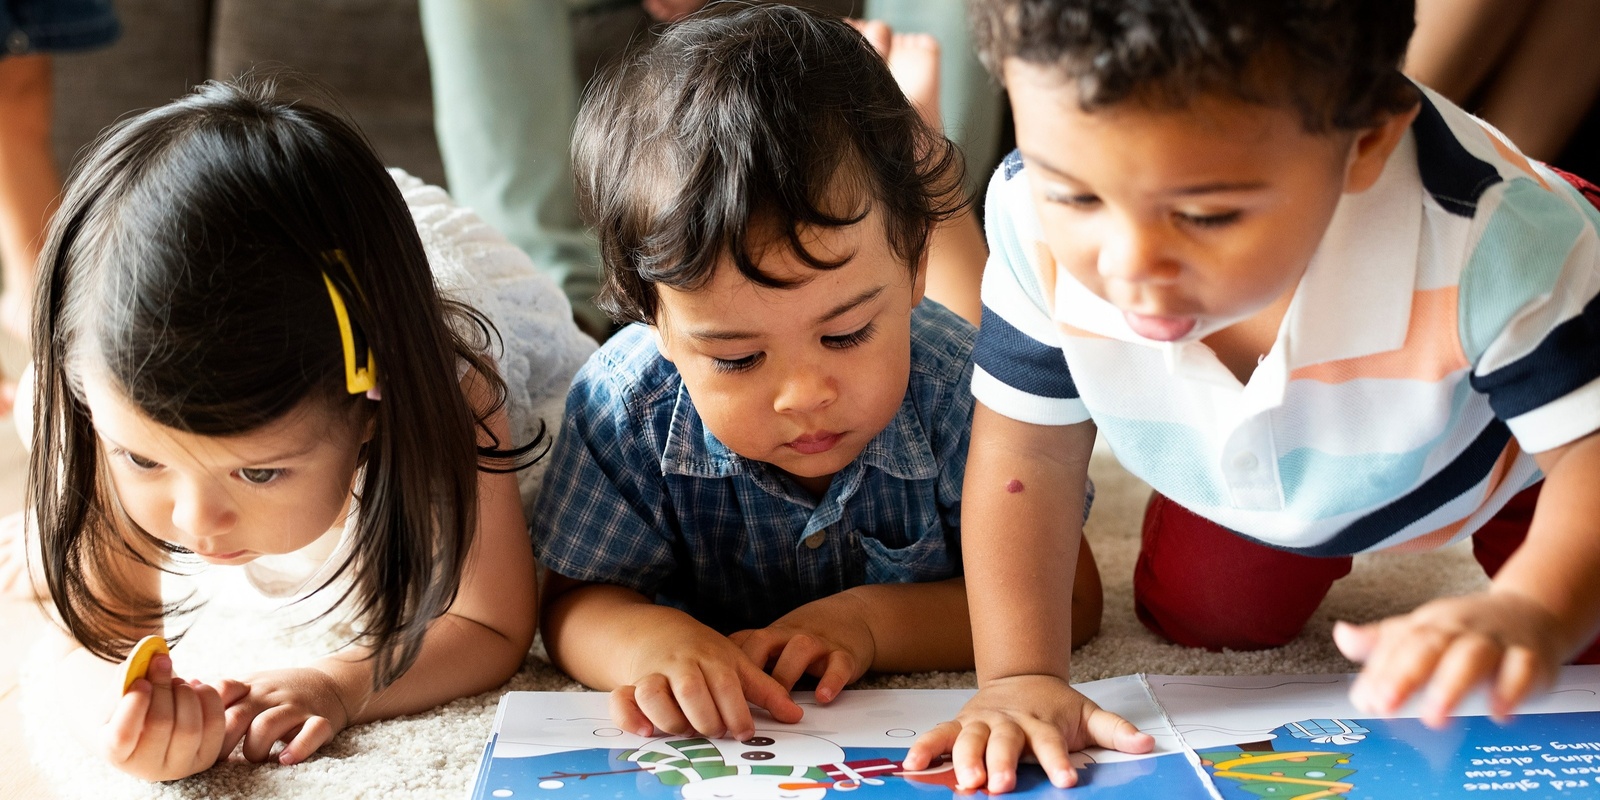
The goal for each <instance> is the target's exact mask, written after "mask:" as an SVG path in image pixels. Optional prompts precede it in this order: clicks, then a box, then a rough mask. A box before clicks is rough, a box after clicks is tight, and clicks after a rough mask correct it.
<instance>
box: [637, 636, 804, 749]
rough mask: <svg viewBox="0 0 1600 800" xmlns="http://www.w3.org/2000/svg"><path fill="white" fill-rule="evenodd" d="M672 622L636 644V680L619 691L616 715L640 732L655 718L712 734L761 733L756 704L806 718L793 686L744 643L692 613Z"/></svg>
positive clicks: (657, 723)
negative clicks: (765, 668) (753, 707)
mask: <svg viewBox="0 0 1600 800" xmlns="http://www.w3.org/2000/svg"><path fill="white" fill-rule="evenodd" d="M688 622H689V624H686V625H673V626H666V627H664V628H663V629H662V630H660V631H659V632H658V633H657V634H656V635H655V636H653V637H651V638H650V639H648V640H647V641H644V642H641V643H639V645H638V647H637V648H636V649H635V650H634V662H633V663H634V672H635V674H636V675H638V677H637V678H635V679H634V680H633V681H632V683H631V684H629V685H625V686H618V687H617V688H616V689H615V690H614V691H612V692H611V719H612V720H613V721H614V722H616V723H617V726H618V727H620V728H622V729H623V730H625V731H630V732H633V733H637V734H639V735H640V736H650V735H651V734H652V733H654V730H653V729H652V727H651V726H652V725H653V726H654V727H655V728H660V729H661V730H663V731H666V732H668V733H673V734H688V733H698V734H700V735H702V736H709V737H712V738H716V737H720V736H723V735H730V736H733V737H734V738H736V739H748V738H750V737H751V736H753V735H755V720H754V718H753V717H752V716H751V715H750V706H749V704H750V703H754V704H756V705H757V706H759V707H761V708H764V709H766V710H767V712H768V713H770V714H772V717H773V719H776V720H778V721H779V722H799V721H800V715H801V711H800V706H798V705H796V704H795V702H794V700H793V699H791V698H790V697H789V692H788V690H787V689H785V688H784V687H783V686H781V685H779V684H778V682H777V681H775V680H773V679H772V677H771V676H770V675H767V674H766V673H765V672H762V671H761V666H760V665H758V664H756V663H755V662H754V661H751V660H750V659H749V658H748V657H747V656H745V654H744V653H743V652H741V651H740V650H739V647H738V646H737V645H735V644H734V643H733V642H732V641H730V640H729V639H728V638H727V637H725V636H722V635H721V634H719V633H717V632H716V631H714V630H712V629H710V628H708V627H706V626H704V625H701V624H700V623H698V622H694V621H693V620H688Z"/></svg>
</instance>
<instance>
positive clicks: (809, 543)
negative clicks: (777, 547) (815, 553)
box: [800, 531, 828, 550]
mask: <svg viewBox="0 0 1600 800" xmlns="http://www.w3.org/2000/svg"><path fill="white" fill-rule="evenodd" d="M827 538H828V534H827V533H825V532H823V531H817V532H816V533H813V534H811V535H810V536H807V537H806V538H804V539H801V540H800V543H801V544H803V545H805V546H806V547H809V548H811V549H812V550H815V549H817V548H819V547H821V546H822V542H823V540H824V539H827Z"/></svg>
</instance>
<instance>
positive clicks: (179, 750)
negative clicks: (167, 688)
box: [164, 681, 205, 767]
mask: <svg viewBox="0 0 1600 800" xmlns="http://www.w3.org/2000/svg"><path fill="white" fill-rule="evenodd" d="M204 737H205V718H204V717H203V716H201V713H200V698H199V697H198V696H196V695H195V691H194V687H193V686H190V685H189V684H187V683H183V682H181V681H174V682H173V684H172V735H171V736H170V737H169V738H168V739H167V752H166V758H165V759H164V763H165V764H166V765H167V766H168V767H179V766H182V767H190V766H191V765H193V764H194V759H195V755H196V754H197V753H199V752H200V742H201V740H202V739H203V738H204Z"/></svg>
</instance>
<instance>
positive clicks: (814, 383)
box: [773, 365, 839, 414]
mask: <svg viewBox="0 0 1600 800" xmlns="http://www.w3.org/2000/svg"><path fill="white" fill-rule="evenodd" d="M838 396H839V390H838V383H837V382H836V381H835V380H834V378H833V376H832V375H830V374H828V373H827V372H826V371H824V370H821V369H818V368H816V367H815V366H812V365H800V366H798V367H795V368H794V369H792V370H790V372H789V374H788V375H787V376H785V378H784V381H783V385H782V386H780V387H779V389H778V396H777V398H776V400H775V401H774V402H773V407H774V408H776V409H777V410H778V412H779V413H783V414H805V413H809V412H813V411H820V410H821V409H824V408H827V407H828V406H829V405H831V404H832V403H833V401H834V400H835V399H836V398H838Z"/></svg>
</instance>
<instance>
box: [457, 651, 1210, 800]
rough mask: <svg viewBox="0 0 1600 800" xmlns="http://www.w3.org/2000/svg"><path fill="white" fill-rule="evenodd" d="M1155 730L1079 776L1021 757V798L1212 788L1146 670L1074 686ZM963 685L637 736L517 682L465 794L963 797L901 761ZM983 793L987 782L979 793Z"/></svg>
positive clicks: (950, 784) (567, 799)
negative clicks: (790, 715)
mask: <svg viewBox="0 0 1600 800" xmlns="http://www.w3.org/2000/svg"><path fill="white" fill-rule="evenodd" d="M1079 688H1080V689H1081V690H1083V691H1084V692H1085V693H1086V694H1089V696H1090V697H1093V698H1094V699H1095V700H1096V702H1099V703H1100V704H1102V705H1103V706H1105V707H1107V708H1112V709H1115V710H1116V711H1117V712H1118V713H1120V714H1122V715H1124V716H1125V717H1127V718H1128V719H1129V720H1130V721H1132V722H1133V723H1134V724H1135V725H1136V726H1138V727H1139V728H1140V729H1141V730H1144V731H1145V732H1147V733H1150V734H1151V735H1152V736H1153V737H1154V738H1155V739H1156V742H1157V747H1156V753H1155V754H1152V755H1151V756H1138V757H1132V756H1127V755H1124V754H1120V753H1114V752H1108V751H1103V750H1090V751H1086V752H1083V753H1077V754H1074V762H1075V763H1076V764H1077V765H1078V767H1079V770H1080V777H1079V780H1080V783H1079V786H1078V787H1077V788H1074V789H1072V790H1060V789H1056V788H1055V787H1053V786H1051V785H1050V783H1049V781H1048V780H1046V779H1045V776H1044V772H1043V771H1042V770H1040V769H1039V768H1038V767H1037V766H1034V765H1023V767H1022V769H1021V770H1020V774H1019V780H1018V789H1017V791H1016V792H1014V793H1012V794H1011V795H1008V796H1010V797H1018V798H1034V797H1053V798H1061V799H1062V800H1068V799H1069V798H1086V799H1089V798H1101V797H1169V798H1206V797H1210V796H1211V795H1210V792H1209V791H1208V790H1207V788H1206V784H1205V781H1204V779H1202V778H1201V777H1200V773H1199V772H1198V770H1197V768H1196V765H1194V764H1193V763H1191V761H1190V759H1189V758H1188V756H1186V755H1185V754H1184V753H1183V751H1182V750H1181V747H1180V746H1179V742H1178V738H1177V736H1176V735H1175V734H1174V733H1173V732H1172V730H1171V728H1170V727H1169V726H1168V725H1167V724H1166V721H1165V718H1164V717H1163V715H1162V714H1161V712H1160V710H1159V709H1158V708H1156V707H1155V704H1154V702H1153V701H1152V699H1151V696H1150V693H1149V689H1148V687H1147V686H1146V685H1145V683H1144V680H1143V678H1142V677H1141V676H1127V677H1123V678H1114V679H1111V680H1107V681H1096V682H1093V683H1088V684H1082V685H1080V686H1079ZM971 695H972V693H971V692H970V691H930V690H920V691H916V690H907V691H900V690H890V691H872V690H863V691H851V692H845V693H844V694H843V695H841V696H840V698H839V699H838V700H836V701H835V702H834V703H832V704H830V705H827V706H822V705H819V704H817V703H816V702H815V700H814V699H813V698H811V696H810V695H809V694H806V693H799V694H797V696H796V699H797V700H799V701H800V703H801V706H802V707H803V708H805V711H806V715H805V718H804V719H803V720H802V721H801V722H800V723H798V724H795V725H782V724H778V723H775V722H771V721H763V720H761V719H759V718H758V722H757V726H756V727H757V731H756V736H755V737H754V738H752V739H749V740H746V741H744V742H736V741H732V740H729V739H722V740H707V739H704V738H700V737H684V736H659V737H654V738H649V739H646V738H643V737H638V736H634V735H631V734H627V733H624V732H623V731H621V730H619V729H617V728H615V727H614V726H612V724H611V722H610V720H609V718H608V716H607V707H606V695H604V694H597V693H567V692H557V693H539V692H514V693H511V694H508V695H507V696H506V697H505V699H503V700H502V703H501V708H500V713H499V715H498V718H497V719H496V723H495V734H494V738H493V739H492V740H491V742H490V745H489V747H488V748H486V750H485V757H484V760H483V763H482V764H481V765H480V771H479V777H478V782H477V785H476V787H475V788H474V794H473V797H474V798H483V799H484V800H499V799H501V798H521V799H523V800H526V799H527V798H543V799H544V800H585V799H586V798H587V799H596V800H597V799H599V798H605V799H606V800H611V799H613V798H633V797H643V798H663V800H667V799H670V798H684V800H824V798H833V799H834V800H879V799H881V800H894V799H895V798H920V799H921V800H928V799H929V798H936V797H937V798H945V797H952V796H958V795H959V796H962V797H968V796H973V794H972V793H958V792H956V790H955V788H954V787H955V780H954V771H953V769H951V767H950V765H949V764H948V763H940V764H937V765H935V766H934V767H932V768H930V769H927V770H919V771H915V772H913V771H908V770H906V769H904V767H903V766H902V765H901V764H900V761H901V759H903V758H904V756H905V752H906V748H907V747H908V746H909V745H910V744H911V742H912V741H913V740H914V739H915V738H916V737H917V736H918V735H920V734H921V733H923V732H924V731H926V730H928V729H930V728H931V727H933V726H934V725H937V724H938V723H940V722H943V721H945V720H948V719H950V718H952V717H953V716H954V715H955V713H956V712H957V711H958V710H959V709H960V707H961V705H962V703H964V702H966V700H967V699H968V698H969V697H971ZM977 794H978V795H982V794H983V793H981V792H980V793H977Z"/></svg>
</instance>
